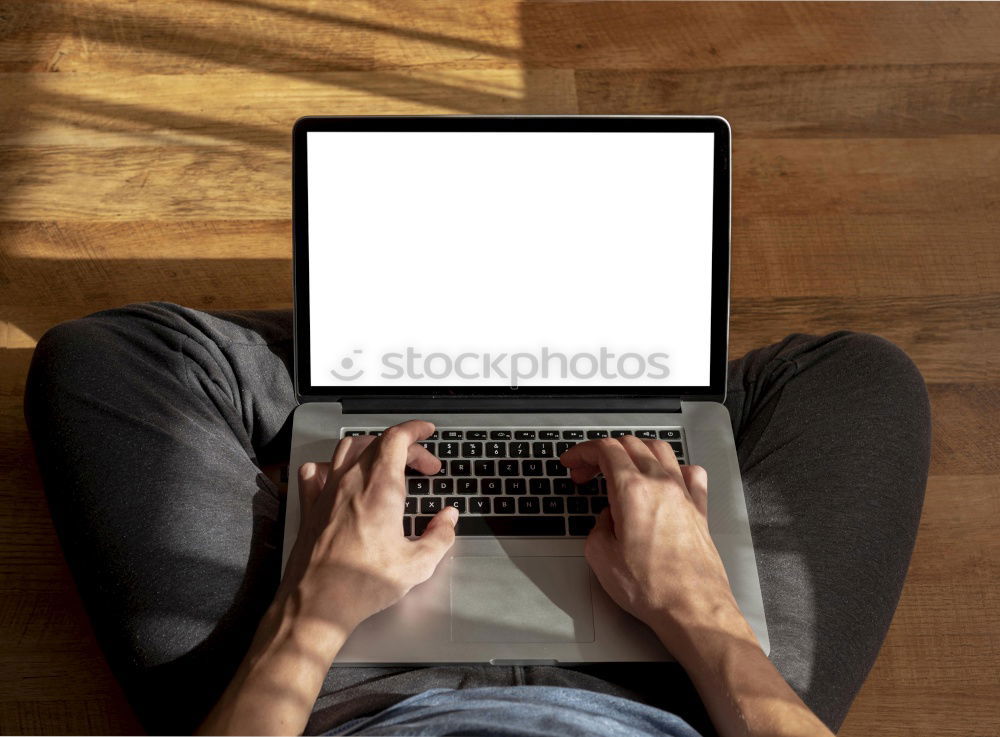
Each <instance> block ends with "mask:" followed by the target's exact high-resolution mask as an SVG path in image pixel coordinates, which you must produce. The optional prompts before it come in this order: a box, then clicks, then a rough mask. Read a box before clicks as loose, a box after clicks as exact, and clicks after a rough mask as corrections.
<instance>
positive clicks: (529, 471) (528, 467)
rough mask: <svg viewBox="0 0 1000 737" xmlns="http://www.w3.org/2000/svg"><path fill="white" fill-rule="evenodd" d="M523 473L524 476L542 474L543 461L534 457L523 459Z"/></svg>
mask: <svg viewBox="0 0 1000 737" xmlns="http://www.w3.org/2000/svg"><path fill="white" fill-rule="evenodd" d="M521 474H522V475H523V476H541V475H542V462H541V461H536V460H533V459H532V460H527V461H521Z"/></svg>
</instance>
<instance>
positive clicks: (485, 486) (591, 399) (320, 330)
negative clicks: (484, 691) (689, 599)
mask: <svg viewBox="0 0 1000 737" xmlns="http://www.w3.org/2000/svg"><path fill="white" fill-rule="evenodd" d="M292 139H293V156H292V168H293V172H292V173H293V188H292V194H293V211H294V213H293V235H294V267H293V270H294V300H295V306H294V317H295V327H294V332H295V365H294V374H295V389H296V393H297V398H298V400H299V402H300V403H299V405H298V406H297V408H296V410H295V412H294V417H293V431H292V442H291V458H290V465H289V471H290V472H289V487H288V498H287V508H286V514H285V534H284V548H283V561H282V570H284V565H285V562H286V561H287V559H288V555H289V552H290V550H291V547H292V545H293V543H294V541H295V537H296V534H297V531H298V525H299V518H300V510H299V497H298V489H297V479H298V473H297V469H298V468H299V466H301V464H303V463H305V462H309V461H329V460H330V458H331V456H332V454H333V450H334V448H335V446H336V444H337V442H338V440H339V439H340V438H342V437H345V436H348V435H356V434H370V433H376V434H377V433H379V432H381V431H383V430H384V429H385V428H386V427H389V426H391V425H395V424H397V423H399V422H402V421H404V420H408V419H414V418H419V419H424V420H429V421H431V422H433V423H434V424H435V426H436V433H435V434H434V435H433V436H432V437H431V438H429V439H428V440H427V441H425V443H424V445H425V447H427V448H428V449H429V450H430V451H431V452H432V453H434V454H435V455H437V456H438V457H439V458H441V460H442V469H441V472H440V473H439V474H438V475H437V476H433V477H427V476H421V475H419V474H416V473H415V472H414V471H412V470H407V472H406V478H405V483H406V501H405V508H404V513H403V519H402V521H401V525H402V528H403V529H402V532H403V534H406V535H410V536H413V535H419V534H420V533H421V532H422V531H423V529H424V528H425V527H426V525H427V522H428V520H429V519H430V518H431V516H432V515H433V514H434V513H436V512H437V511H438V510H440V509H441V508H442V505H445V504H449V505H452V506H455V507H457V508H458V509H459V512H460V515H459V520H458V523H457V526H456V532H457V537H456V540H455V544H454V546H453V547H452V549H451V550H450V552H449V553H448V554H447V555H446V557H445V558H444V560H442V562H441V564H440V565H439V566H438V568H437V570H436V572H435V573H434V575H433V576H432V577H431V578H430V579H429V580H428V581H427V582H425V583H423V584H421V585H419V586H417V587H415V588H414V589H413V590H412V591H411V592H410V593H409V594H407V596H405V597H404V598H403V599H402V600H401V601H400V602H399V603H397V604H396V605H394V606H392V607H390V608H389V609H386V610H385V611H382V612H380V613H378V614H376V615H374V616H372V617H371V618H369V619H368V620H366V621H365V622H363V623H362V624H361V625H360V626H359V627H358V628H357V630H356V631H355V632H354V633H353V634H352V635H351V637H350V638H349V639H348V641H347V642H346V643H345V645H344V647H343V648H342V650H341V651H340V653H339V654H338V656H337V658H336V661H335V663H334V665H348V664H351V665H356V664H432V663H492V664H497V665H551V664H574V663H592V662H640V661H661V660H669V659H671V658H670V654H669V653H668V652H666V650H665V649H664V648H663V646H662V645H661V644H660V642H659V641H658V640H657V638H656V637H655V635H654V634H653V633H652V631H651V630H649V628H647V627H646V626H645V625H644V624H643V623H642V622H640V621H638V620H637V619H635V618H633V617H632V616H631V615H629V614H627V613H626V612H625V611H623V610H622V609H621V608H619V607H618V606H617V605H616V604H615V603H614V602H613V601H612V600H611V599H610V597H608V595H607V594H606V593H605V592H604V590H603V589H602V588H601V585H600V583H599V582H598V581H597V578H596V577H595V576H594V574H593V572H592V571H591V570H590V568H589V566H588V565H587V562H586V560H585V558H584V556H583V551H584V540H585V538H586V534H587V532H588V531H589V530H590V528H591V526H592V525H593V523H594V520H595V517H596V515H597V514H598V513H599V512H600V511H601V510H602V509H603V508H604V507H605V506H606V505H607V486H606V483H605V481H604V479H602V478H598V479H595V480H594V481H592V482H590V483H588V484H583V485H576V484H574V483H573V482H572V481H571V480H570V478H569V475H568V473H567V471H566V469H565V468H564V467H563V466H562V465H561V464H560V463H559V461H558V457H559V455H560V454H561V453H562V452H564V451H565V450H566V449H567V448H569V447H571V446H572V444H574V443H578V442H583V441H585V440H587V439H590V438H597V437H605V436H618V435H620V434H624V433H632V434H635V435H637V436H639V437H648V438H657V439H661V440H663V441H664V442H667V443H669V444H670V445H671V447H672V448H673V449H674V451H675V453H676V454H677V456H678V458H679V459H680V462H681V463H689V464H699V465H701V466H704V467H705V468H706V469H707V471H708V478H709V489H710V492H709V509H708V517H709V528H710V531H711V534H712V538H713V540H714V541H715V544H716V545H717V547H718V549H719V552H720V553H721V555H722V560H723V562H724V563H725V567H726V572H727V573H728V575H729V580H730V582H731V584H732V587H733V591H734V593H735V595H736V600H737V601H738V603H739V605H740V608H741V609H742V611H743V614H744V615H745V616H746V617H747V619H748V620H749V622H750V625H751V627H752V628H753V631H754V632H755V634H756V636H757V638H758V640H759V641H760V644H761V646H762V647H763V648H764V650H765V652H767V651H768V650H769V641H768V635H767V625H766V622H765V619H764V609H763V603H762V601H761V592H760V584H759V581H758V575H757V567H756V562H755V559H754V549H753V543H752V540H751V536H750V528H749V525H748V522H747V510H746V502H745V499H744V494H743V487H742V483H741V480H740V471H739V465H738V462H737V458H736V448H735V445H734V441H733V434H732V428H731V425H730V419H729V414H728V412H727V410H726V409H725V407H724V406H723V405H722V404H721V402H722V401H723V398H724V396H725V390H726V386H725V381H726V360H727V342H728V331H729V325H728V323H729V268H730V243H729V239H730V160H731V159H730V148H731V147H730V128H729V124H728V123H727V122H726V121H725V120H724V119H723V118H720V117H677V116H589V115H579V116H550V115H524V116H521V115H513V116H476V115H455V116H451V115H443V116H334V117H327V116H324V117H305V118H302V119H300V120H298V121H297V122H296V123H295V126H294V130H293V133H292Z"/></svg>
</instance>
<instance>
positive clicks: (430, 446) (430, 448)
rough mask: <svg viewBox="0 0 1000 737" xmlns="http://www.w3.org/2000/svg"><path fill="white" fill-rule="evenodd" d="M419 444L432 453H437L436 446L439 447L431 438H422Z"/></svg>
mask: <svg viewBox="0 0 1000 737" xmlns="http://www.w3.org/2000/svg"><path fill="white" fill-rule="evenodd" d="M417 445H419V446H421V447H422V448H423V449H424V450H426V451H427V452H428V453H430V454H431V455H437V452H436V450H435V448H437V443H432V442H431V441H430V440H420V441H419V442H417Z"/></svg>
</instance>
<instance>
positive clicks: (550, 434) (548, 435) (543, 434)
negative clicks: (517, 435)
mask: <svg viewBox="0 0 1000 737" xmlns="http://www.w3.org/2000/svg"><path fill="white" fill-rule="evenodd" d="M538 438H539V439H540V440H558V439H559V431H558V430H540V431H539V433H538Z"/></svg>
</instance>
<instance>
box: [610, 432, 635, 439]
mask: <svg viewBox="0 0 1000 737" xmlns="http://www.w3.org/2000/svg"><path fill="white" fill-rule="evenodd" d="M631 434H632V431H631V430H612V431H611V437H613V438H623V437H625V436H626V435H631Z"/></svg>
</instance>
